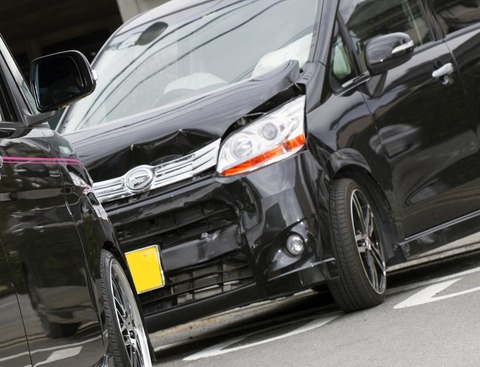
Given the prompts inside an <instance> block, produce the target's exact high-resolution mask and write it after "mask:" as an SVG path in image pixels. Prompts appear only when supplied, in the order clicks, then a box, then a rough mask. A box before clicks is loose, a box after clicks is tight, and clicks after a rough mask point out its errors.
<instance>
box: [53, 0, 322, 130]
mask: <svg viewBox="0 0 480 367" xmlns="http://www.w3.org/2000/svg"><path fill="white" fill-rule="evenodd" d="M172 3H174V2H173V1H172ZM318 4H319V1H318V0H302V1H298V0H250V1H232V0H229V1H212V2H206V3H205V2H202V3H201V4H200V5H197V6H195V7H193V8H189V9H186V10H184V11H182V12H180V13H178V12H172V13H171V14H169V15H166V16H164V17H161V18H157V19H154V20H152V21H150V22H148V23H143V24H141V25H139V26H136V27H134V28H132V29H130V30H128V31H126V32H125V31H124V32H121V33H118V34H117V35H115V36H114V37H113V38H112V39H111V40H110V41H109V43H108V45H107V46H106V47H105V48H104V49H103V51H102V52H101V53H100V54H99V56H98V58H97V60H96V61H95V64H94V68H95V70H96V72H97V74H98V76H99V79H98V81H97V88H96V90H95V92H94V94H93V95H92V96H90V97H89V98H87V99H85V100H82V101H80V102H78V103H77V104H75V105H74V106H73V107H71V108H70V110H69V111H68V113H67V115H66V116H65V121H64V129H63V131H62V132H68V131H75V130H81V129H84V128H88V127H93V126H96V125H99V124H103V123H106V122H109V121H114V120H117V119H121V118H124V117H127V116H131V115H134V114H138V113H142V112H144V111H148V110H151V109H155V108H159V107H162V106H164V105H166V104H169V103H172V102H178V101H181V100H185V99H188V98H191V97H193V96H198V95H200V94H204V93H209V92H211V91H213V90H216V89H218V88H222V87H225V86H228V85H230V84H232V83H236V82H239V81H242V80H245V79H249V78H254V77H256V76H258V75H261V74H263V73H266V72H268V71H270V70H272V69H274V68H276V67H278V66H280V65H281V64H283V63H285V62H287V61H289V60H292V59H293V60H298V61H299V63H300V67H301V66H302V65H303V64H305V62H306V61H307V59H308V56H309V53H310V48H311V46H312V34H313V33H314V30H315V22H316V12H317V7H318ZM182 17H183V18H182Z"/></svg>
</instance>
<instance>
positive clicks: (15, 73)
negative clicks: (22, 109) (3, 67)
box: [0, 37, 38, 114]
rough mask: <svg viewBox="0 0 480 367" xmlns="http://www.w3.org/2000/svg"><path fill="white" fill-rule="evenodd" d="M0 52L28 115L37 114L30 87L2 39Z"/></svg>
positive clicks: (0, 39) (0, 40)
mask: <svg viewBox="0 0 480 367" xmlns="http://www.w3.org/2000/svg"><path fill="white" fill-rule="evenodd" d="M0 52H1V54H2V56H3V58H4V60H5V63H6V64H7V66H8V70H9V71H10V73H11V74H12V77H13V79H14V80H15V83H16V84H17V85H18V88H19V91H20V93H21V94H22V97H23V99H24V101H25V104H26V105H27V108H28V109H29V112H30V113H32V114H33V113H38V110H37V106H36V104H35V99H34V98H33V96H32V93H31V92H30V85H29V84H28V83H27V81H26V80H25V78H24V76H23V74H22V72H21V71H20V69H19V67H18V65H17V63H16V62H15V60H14V59H13V57H12V55H11V53H10V51H9V49H8V47H7V46H6V44H5V43H4V41H3V39H2V38H1V37H0Z"/></svg>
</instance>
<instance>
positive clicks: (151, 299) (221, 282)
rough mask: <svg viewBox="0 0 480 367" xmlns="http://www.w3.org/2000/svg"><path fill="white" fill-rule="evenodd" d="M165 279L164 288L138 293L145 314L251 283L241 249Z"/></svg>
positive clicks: (247, 266) (251, 277) (250, 275)
mask: <svg viewBox="0 0 480 367" xmlns="http://www.w3.org/2000/svg"><path fill="white" fill-rule="evenodd" d="M166 278H167V284H166V286H165V287H164V288H161V289H158V290H156V291H153V292H149V293H145V294H141V295H140V302H141V304H142V308H143V310H144V312H145V314H146V315H148V314H151V313H154V312H156V311H159V310H162V309H164V308H168V307H174V306H178V305H182V304H185V303H189V302H193V301H196V300H200V299H204V298H207V297H211V296H214V295H217V294H222V293H225V292H229V291H231V290H234V289H238V288H240V287H243V286H246V285H249V284H252V283H253V276H252V272H251V269H250V267H249V265H248V262H247V260H246V258H245V255H244V254H243V253H241V252H240V251H239V252H237V253H235V254H230V255H229V256H227V257H224V258H221V259H218V260H216V261H213V262H210V263H207V264H202V265H199V266H195V267H194V268H191V269H184V270H180V271H177V272H174V273H172V274H166Z"/></svg>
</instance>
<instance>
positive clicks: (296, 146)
mask: <svg viewBox="0 0 480 367" xmlns="http://www.w3.org/2000/svg"><path fill="white" fill-rule="evenodd" d="M304 116H305V96H302V97H299V98H297V99H295V100H293V101H292V102H288V103H287V104H285V105H283V106H282V107H280V108H279V109H277V110H275V111H273V112H271V113H269V114H268V115H266V116H264V117H262V118H260V119H258V120H257V121H255V122H253V123H252V124H250V125H248V126H247V127H245V128H243V129H241V130H238V131H236V132H234V133H233V134H232V135H230V136H229V137H228V138H227V139H226V140H225V142H224V143H223V145H222V148H221V150H220V154H219V157H218V164H217V172H219V173H220V174H221V175H223V176H232V175H236V174H238V173H243V172H248V171H252V170H255V169H257V168H260V167H263V166H266V165H268V164H271V163H273V162H278V161H279V160H281V159H284V158H286V157H289V156H291V155H292V154H294V153H296V152H298V151H299V150H300V149H302V147H303V146H304V145H305V127H304V125H305V119H304Z"/></svg>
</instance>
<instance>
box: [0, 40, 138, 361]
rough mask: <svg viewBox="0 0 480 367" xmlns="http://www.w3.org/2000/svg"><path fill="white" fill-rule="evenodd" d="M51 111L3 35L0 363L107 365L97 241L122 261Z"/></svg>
mask: <svg viewBox="0 0 480 367" xmlns="http://www.w3.org/2000/svg"><path fill="white" fill-rule="evenodd" d="M45 60H47V61H48V60H49V59H48V58H45ZM76 65H77V64H76ZM84 65H85V67H87V68H88V64H86V63H85V64H84ZM82 75H83V74H82ZM85 91H86V90H85ZM79 96H81V94H79V93H74V94H72V95H71V97H72V98H79ZM61 100H62V99H59V101H60V102H61ZM52 115H54V113H50V112H48V113H39V112H38V110H37V109H36V107H35V100H34V98H33V97H32V95H31V94H30V91H29V86H28V84H27V83H26V82H25V80H24V79H23V76H22V74H21V72H20V71H19V69H18V68H17V66H16V64H15V62H14V61H13V58H12V56H11V55H10V53H9V51H8V48H7V47H6V45H5V44H4V42H3V40H2V39H1V37H0V217H1V220H0V269H1V271H0V308H1V309H2V310H1V317H0V330H1V335H2V336H1V337H0V364H1V365H2V366H12V367H13V366H37V365H46V364H48V365H49V366H65V365H69V366H72V367H73V366H82V367H85V366H92V367H93V366H104V367H106V366H111V365H113V359H112V358H111V357H112V353H114V352H112V351H111V350H110V347H109V339H108V335H107V332H106V320H105V315H104V306H103V298H102V297H103V296H102V285H101V280H102V279H101V274H100V259H101V251H102V249H104V248H105V249H108V251H110V252H111V253H113V254H115V256H117V258H118V261H119V262H120V263H121V264H122V266H123V268H124V269H126V272H127V274H128V268H127V264H126V261H125V258H124V257H123V254H122V252H121V250H120V249H119V247H118V243H117V240H116V237H115V233H114V229H113V226H112V224H111V222H110V220H109V219H108V217H107V214H106V212H105V210H104V209H103V207H102V206H101V204H100V203H99V202H98V200H97V198H96V197H95V196H94V194H93V191H92V187H91V186H92V182H91V178H90V176H89V175H88V172H87V170H86V169H85V166H84V165H83V163H82V162H81V161H80V160H79V159H78V157H77V155H76V154H75V152H74V150H73V148H72V146H71V145H70V143H69V142H68V141H67V140H65V138H63V137H61V136H60V135H59V134H58V133H57V132H55V131H52V130H51V129H50V128H49V126H48V123H47V122H45V121H46V120H47V119H48V118H50V117H51V116H52ZM130 282H131V279H130ZM131 285H132V287H133V283H132V282H131Z"/></svg>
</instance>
